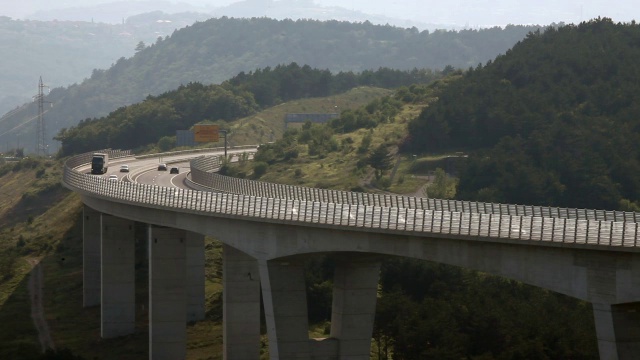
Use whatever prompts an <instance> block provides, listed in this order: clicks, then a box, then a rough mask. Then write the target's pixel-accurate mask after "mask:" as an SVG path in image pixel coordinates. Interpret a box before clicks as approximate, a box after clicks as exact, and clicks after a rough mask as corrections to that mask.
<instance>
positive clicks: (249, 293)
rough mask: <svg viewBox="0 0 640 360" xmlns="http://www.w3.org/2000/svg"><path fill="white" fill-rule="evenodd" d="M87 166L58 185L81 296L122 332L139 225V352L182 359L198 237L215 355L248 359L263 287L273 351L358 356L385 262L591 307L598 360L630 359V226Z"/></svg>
mask: <svg viewBox="0 0 640 360" xmlns="http://www.w3.org/2000/svg"><path fill="white" fill-rule="evenodd" d="M129 161H132V160H129ZM84 163H86V156H85V157H82V156H79V157H76V158H73V159H71V160H69V161H68V162H67V165H66V166H65V175H64V179H63V184H64V185H65V186H67V187H68V188H70V189H72V190H73V191H75V192H77V193H79V194H80V196H81V197H82V201H83V202H84V204H85V210H84V250H83V251H84V260H85V261H84V296H85V298H84V304H85V306H93V305H98V304H99V305H101V333H102V336H103V337H105V338H109V337H117V336H122V335H126V334H130V333H132V332H133V329H134V319H135V299H134V290H135V288H134V281H133V278H134V259H133V246H134V245H133V244H134V239H133V230H132V229H133V224H134V222H136V221H137V222H142V223H145V224H148V227H149V231H148V234H149V235H148V236H149V239H148V256H149V357H150V359H180V358H184V357H185V353H186V323H187V322H188V321H197V320H199V319H202V318H203V316H204V290H203V285H204V242H203V237H204V236H205V235H207V236H213V237H215V238H217V239H218V240H220V241H221V242H222V243H223V244H224V245H223V246H224V247H223V287H224V291H223V341H224V358H225V359H258V358H259V353H260V347H259V346H260V341H259V337H260V295H262V298H263V303H264V313H265V318H266V325H267V333H268V337H269V355H270V358H271V359H318V360H319V359H369V350H370V345H371V334H372V330H373V319H374V314H375V304H376V289H377V284H378V272H379V267H380V261H381V259H382V258H384V257H388V256H402V257H409V258H415V259H423V260H430V261H435V262H439V263H444V264H450V265H455V266H460V267H465V268H468V269H475V270H478V271H482V272H485V273H489V274H493V275H498V276H502V277H505V278H509V279H514V280H517V281H521V282H524V283H527V284H531V285H534V286H538V287H541V288H545V289H549V290H552V291H556V292H559V293H562V294H566V295H569V296H572V297H575V298H578V299H581V300H585V301H588V302H591V303H592V304H593V311H594V319H595V325H596V331H597V338H598V347H599V352H600V357H601V359H607V360H609V359H635V358H637V357H638V356H640V311H639V310H640V307H639V306H638V303H639V302H640V286H639V285H640V254H639V250H638V246H637V244H638V225H637V224H638V223H637V222H635V221H628V220H615V218H616V216H614V220H601V219H596V220H593V219H592V220H589V219H577V218H571V216H566V217H554V216H532V215H528V216H527V215H510V214H509V215H505V214H503V213H502V212H488V213H478V212H472V211H468V210H467V211H464V210H461V211H444V210H425V209H423V208H420V207H418V206H412V205H411V201H409V202H408V203H407V205H406V207H398V206H376V205H366V204H351V203H348V204H346V203H344V202H343V203H340V202H338V201H336V202H333V203H332V202H323V201H314V200H313V199H304V200H296V199H295V198H289V197H283V196H281V197H262V196H254V195H246V194H243V191H237V193H236V194H233V193H229V192H226V193H216V192H211V191H197V190H183V189H174V188H166V187H159V186H149V185H145V184H135V183H127V182H122V181H118V182H114V181H108V180H104V179H102V178H99V177H95V176H91V175H86V174H84V173H83V172H82V171H81V170H80V169H81V167H79V166H80V165H82V164H84ZM131 163H132V162H129V164H131ZM192 170H193V169H192ZM252 186H255V184H250V185H246V187H245V188H244V190H246V192H247V193H250V192H251V190H252V189H254V188H252ZM267 188H268V189H272V190H273V189H274V188H271V187H267ZM239 189H240V190H242V187H240V188H239ZM277 193H279V194H282V192H281V191H279V190H277ZM293 193H294V194H295V191H294V192H293ZM413 204H416V202H415V199H414V203H413ZM491 208H492V209H493V206H492V207H491ZM499 208H500V209H501V208H502V207H499ZM485 209H486V207H485ZM560 213H561V212H560V211H558V214H560ZM565 213H566V214H569V215H570V213H571V212H569V211H567V212H565ZM576 214H578V212H577V211H576ZM624 218H625V219H627V218H628V216H625V217H624ZM634 218H635V214H634ZM317 253H332V254H337V257H336V258H337V259H338V261H337V265H336V269H335V279H334V290H333V302H332V315H331V333H330V336H329V337H328V338H326V339H309V336H308V320H307V309H306V306H307V305H306V304H307V302H306V293H305V286H304V274H303V264H304V261H305V257H306V256H307V255H309V254H317Z"/></svg>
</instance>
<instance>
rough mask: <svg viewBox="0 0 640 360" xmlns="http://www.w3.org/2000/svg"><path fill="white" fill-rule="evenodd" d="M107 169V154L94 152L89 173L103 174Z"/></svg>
mask: <svg viewBox="0 0 640 360" xmlns="http://www.w3.org/2000/svg"><path fill="white" fill-rule="evenodd" d="M108 169H109V154H105V153H94V154H93V157H92V158H91V173H92V174H104V173H106V172H107V170H108Z"/></svg>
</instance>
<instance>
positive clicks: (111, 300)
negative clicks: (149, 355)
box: [101, 214, 136, 338]
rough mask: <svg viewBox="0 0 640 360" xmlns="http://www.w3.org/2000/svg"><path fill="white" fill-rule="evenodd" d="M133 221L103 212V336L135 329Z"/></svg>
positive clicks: (114, 335)
mask: <svg viewBox="0 0 640 360" xmlns="http://www.w3.org/2000/svg"><path fill="white" fill-rule="evenodd" d="M133 227H134V222H133V221H131V220H127V219H122V218H118V217H115V216H110V215H106V214H103V215H102V295H101V301H102V308H101V320H102V326H101V336H102V337H103V338H112V337H118V336H123V335H128V334H133V332H134V331H135V325H136V324H135V321H136V312H135V309H136V301H135V300H136V296H135V236H134V228H133Z"/></svg>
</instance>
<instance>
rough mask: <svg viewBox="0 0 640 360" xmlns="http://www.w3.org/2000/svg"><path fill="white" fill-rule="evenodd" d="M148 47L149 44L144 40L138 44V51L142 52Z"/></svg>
mask: <svg viewBox="0 0 640 360" xmlns="http://www.w3.org/2000/svg"><path fill="white" fill-rule="evenodd" d="M146 47H147V45H146V44H145V43H144V41H140V42H139V43H138V45H136V52H140V51H142V50H144V49H145V48H146Z"/></svg>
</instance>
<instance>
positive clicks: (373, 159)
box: [368, 144, 393, 180]
mask: <svg viewBox="0 0 640 360" xmlns="http://www.w3.org/2000/svg"><path fill="white" fill-rule="evenodd" d="M368 164H369V166H371V167H372V168H374V169H375V176H376V180H380V178H382V175H383V174H384V172H385V171H387V170H389V169H391V168H392V167H393V155H391V154H390V153H389V151H388V150H387V147H386V146H385V145H384V144H380V146H378V147H377V148H376V149H375V150H373V152H372V153H371V154H370V155H369V158H368Z"/></svg>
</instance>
